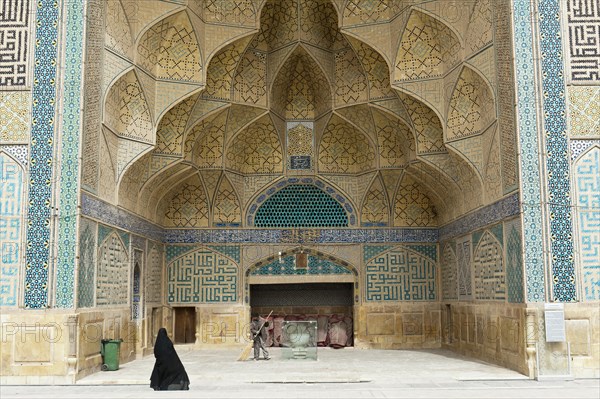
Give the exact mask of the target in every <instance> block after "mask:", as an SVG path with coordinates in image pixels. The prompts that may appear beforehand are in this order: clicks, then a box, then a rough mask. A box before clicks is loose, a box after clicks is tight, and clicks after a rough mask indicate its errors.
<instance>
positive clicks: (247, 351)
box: [238, 310, 273, 361]
mask: <svg viewBox="0 0 600 399" xmlns="http://www.w3.org/2000/svg"><path fill="white" fill-rule="evenodd" d="M272 313H273V311H272V310H271V311H270V312H269V315H268V316H267V318H266V319H265V321H263V322H262V324H261V325H260V328H259V329H258V331H257V332H256V334H254V335H253V336H252V339H251V340H250V343H249V344H248V345H246V347H245V348H244V350H243V351H242V354H241V355H240V357H238V361H244V360H248V357H249V356H250V351H251V350H252V347H253V346H254V338H256V336H257V335H258V334H260V330H261V329H262V328H263V326H264V325H265V323H266V322H267V321H268V320H269V317H271V314H272Z"/></svg>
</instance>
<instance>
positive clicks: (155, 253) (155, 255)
mask: <svg viewBox="0 0 600 399" xmlns="http://www.w3.org/2000/svg"><path fill="white" fill-rule="evenodd" d="M163 253H164V250H163V245H162V244H156V243H152V244H151V245H150V251H149V252H148V264H147V265H146V272H145V280H146V281H145V283H144V290H145V294H144V297H145V300H146V303H160V302H162V271H163V268H162V265H163Z"/></svg>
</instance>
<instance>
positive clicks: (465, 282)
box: [456, 235, 473, 301]
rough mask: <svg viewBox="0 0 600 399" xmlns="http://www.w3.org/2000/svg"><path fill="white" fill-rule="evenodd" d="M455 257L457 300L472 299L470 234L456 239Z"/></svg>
mask: <svg viewBox="0 0 600 399" xmlns="http://www.w3.org/2000/svg"><path fill="white" fill-rule="evenodd" d="M456 249H457V251H456V258H457V262H458V300H459V301H464V300H467V301H468V300H471V299H472V295H473V294H472V289H471V287H472V283H471V236H470V235H468V236H466V237H463V238H461V239H459V240H457V241H456Z"/></svg>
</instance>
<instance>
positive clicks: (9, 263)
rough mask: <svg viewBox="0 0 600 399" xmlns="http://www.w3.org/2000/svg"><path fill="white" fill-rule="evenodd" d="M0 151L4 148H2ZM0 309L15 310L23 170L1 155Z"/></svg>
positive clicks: (18, 268)
mask: <svg viewBox="0 0 600 399" xmlns="http://www.w3.org/2000/svg"><path fill="white" fill-rule="evenodd" d="M0 148H1V147H0ZM0 182H1V183H0V251H1V252H0V254H1V257H0V307H3V306H7V307H15V306H17V302H18V297H17V296H18V293H19V288H18V284H19V270H20V265H21V251H22V250H23V248H24V246H23V217H22V216H21V215H22V214H23V205H25V203H26V202H25V199H24V198H23V192H24V183H25V173H24V170H23V167H22V166H21V165H19V163H18V162H15V161H14V160H13V159H12V158H11V157H9V156H8V155H6V154H5V153H4V152H2V151H0Z"/></svg>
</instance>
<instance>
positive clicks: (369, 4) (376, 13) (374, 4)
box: [342, 0, 402, 25]
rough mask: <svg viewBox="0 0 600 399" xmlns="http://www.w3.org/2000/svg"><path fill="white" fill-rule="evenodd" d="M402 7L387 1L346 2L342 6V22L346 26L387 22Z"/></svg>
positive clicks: (359, 0) (394, 2)
mask: <svg viewBox="0 0 600 399" xmlns="http://www.w3.org/2000/svg"><path fill="white" fill-rule="evenodd" d="M401 7H402V5H400V4H398V2H396V1H387V0H374V1H373V0H372V1H364V0H348V1H347V2H346V4H345V5H344V9H343V11H342V12H343V16H344V22H345V23H348V24H352V25H353V24H369V23H373V22H382V21H387V20H389V19H390V18H391V17H393V16H394V14H395V13H397V12H398V9H399V8H401Z"/></svg>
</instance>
